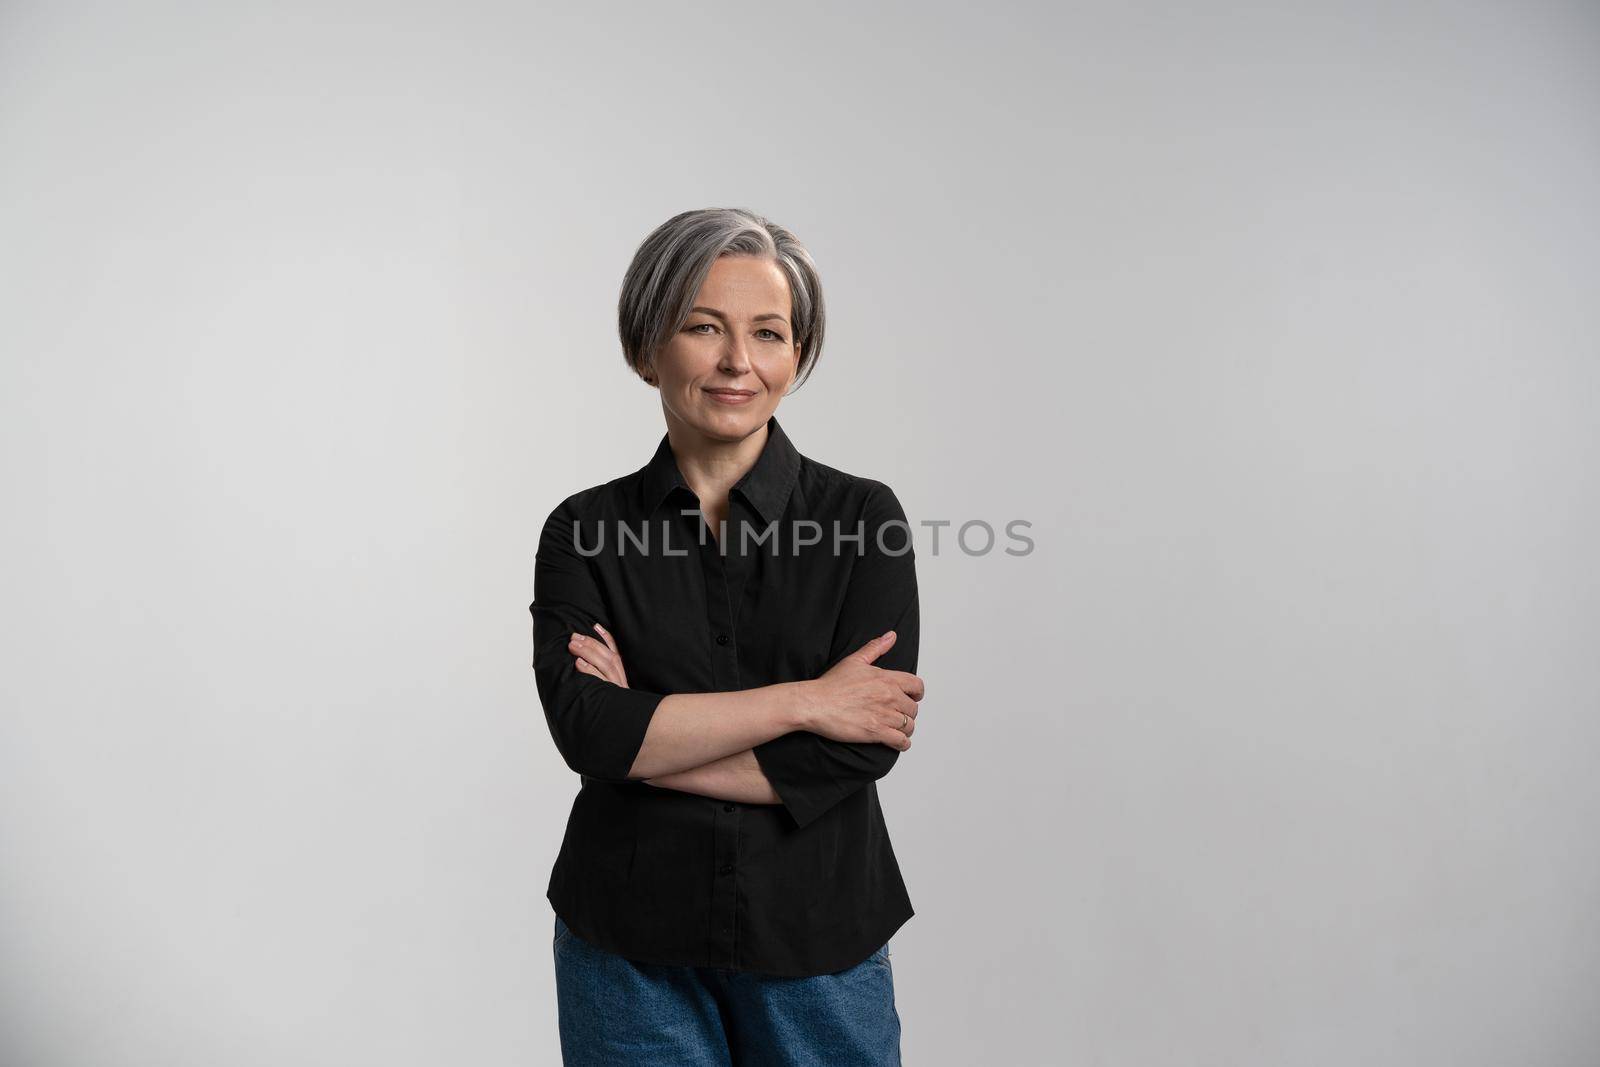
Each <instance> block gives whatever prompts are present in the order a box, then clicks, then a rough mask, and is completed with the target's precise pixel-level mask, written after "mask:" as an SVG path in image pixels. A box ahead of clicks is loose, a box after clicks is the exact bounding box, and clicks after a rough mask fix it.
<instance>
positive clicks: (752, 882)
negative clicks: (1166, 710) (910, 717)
mask: <svg viewBox="0 0 1600 1067" xmlns="http://www.w3.org/2000/svg"><path fill="white" fill-rule="evenodd" d="M699 503H700V502H699V500H698V498H697V497H696V496H695V494H694V491H693V490H692V489H690V488H689V485H688V483H687V482H686V481H685V480H684V477H683V474H682V472H681V471H680V470H679V469H678V463H677V460H676V458H675V457H674V455H673V452H672V448H671V445H670V444H669V441H668V438H667V436H666V435H665V434H663V435H662V438H661V443H660V446H659V447H658V448H657V449H656V452H655V455H654V456H653V457H652V458H651V460H650V462H649V463H647V464H646V465H645V466H644V467H642V468H640V469H639V470H637V471H635V472H633V473H632V474H628V475H625V476H623V477H620V478H617V479H614V480H612V481H609V482H606V483H605V484H603V485H597V486H594V487H592V488H590V489H585V490H583V491H582V492H579V493H575V494H573V495H572V496H570V497H568V498H567V499H566V500H563V501H562V502H561V504H560V505H559V506H557V507H556V509H555V510H554V511H553V512H552V513H551V514H550V517H549V519H548V520H547V521H546V522H545V525H544V529H543V532H542V533H541V535H540V539H539V549H538V555H537V560H536V563H535V568H534V600H533V603H532V604H530V605H529V611H530V612H531V613H532V615H533V668H534V675H535V680H536V683H537V687H538V691H539V699H540V701H541V703H542V704H543V706H544V712H545V719H546V721H547V723H548V724H549V727H550V732H551V735H552V737H553V738H554V739H555V744H556V748H557V749H558V750H559V751H560V753H561V755H562V758H563V759H564V760H565V761H566V763H567V765H568V766H569V767H571V768H572V769H573V770H574V771H577V772H578V773H579V774H580V775H581V779H582V785H581V788H580V789H579V792H578V795H577V798H576V799H575V800H574V802H573V805H572V812H571V814H570V816H569V817H568V820H567V829H566V837H565V839H564V840H563V841H562V843H561V851H560V854H559V855H558V856H557V858H556V862H555V867H554V869H553V871H552V872H551V875H550V884H549V889H548V891H547V896H548V897H549V899H550V902H551V904H552V905H553V906H554V908H555V911H556V914H558V915H559V916H560V917H561V918H562V920H563V921H564V922H565V923H566V924H567V925H568V926H569V927H571V929H572V930H573V932H575V933H576V934H577V935H578V936H579V937H581V938H583V939H584V940H586V941H589V942H591V943H592V944H595V945H598V946H599V947H601V948H603V949H607V950H609V951H612V952H615V953H618V954H620V955H623V956H626V957H628V958H630V959H634V960H638V961H640V962H645V963H665V964H676V965H688V966H703V967H722V968H729V969H732V970H738V971H756V972H761V973H765V974H774V975H787V976H808V975H816V974H826V973H830V972H833V971H838V970H842V969H844V968H846V967H851V966H854V965H855V964H857V963H860V962H861V961H862V960H864V959H866V958H867V957H868V956H869V955H871V954H872V952H873V951H875V950H876V949H877V948H879V947H880V946H881V945H883V944H884V942H886V941H888V940H889V938H890V935H891V934H893V933H894V931H895V930H897V929H899V927H900V926H901V925H902V924H903V923H904V922H905V921H906V920H907V919H909V918H910V917H911V916H912V914H913V911H912V908H911V901H910V898H909V897H908V896H907V893H906V887H905V883H904V882H903V881H902V879H901V876H900V867H899V864H898V863H897V862H896V860H895V855H894V849H893V848H892V847H891V846H890V843H889V831H888V828H887V827H886V826H885V825H884V820H883V811H882V809H881V808H880V807H879V804H878V790H877V786H876V784H875V783H876V782H877V780H878V779H879V778H882V777H883V776H884V775H885V774H888V773H889V770H890V768H892V767H893V766H894V764H895V761H896V759H897V758H898V757H899V755H900V753H899V750H898V749H895V748H891V747H889V746H888V745H884V744H879V743H877V742H866V743H856V742H843V741H836V740H833V739H831V738H827V737H823V736H822V735H820V734H817V733H813V732H811V731H808V730H796V731H793V732H791V733H788V734H784V735H783V736H781V737H777V738H774V739H772V740H770V741H767V742H764V743H762V744H760V745H757V746H755V749H754V751H755V756H756V760H757V762H758V763H759V764H760V766H761V770H762V772H763V773H764V774H765V775H766V778H767V780H768V781H769V782H770V783H771V785H772V787H773V790H774V792H776V793H777V795H778V797H779V798H780V799H781V801H782V803H781V804H746V803H734V802H729V801H724V800H718V799H715V798H712V797H707V796H702V795H699V794H693V793H688V792H684V791H681V790H675V789H671V788H665V787H659V786H654V785H651V784H649V783H647V782H644V781H640V780H635V779H629V778H628V777H627V774H628V771H629V770H630V769H631V768H632V766H633V761H634V758H635V757H636V756H637V755H638V753H639V750H640V748H641V747H642V746H643V744H644V736H645V730H646V729H647V727H648V726H649V724H650V718H651V716H652V715H653V714H654V713H655V709H656V706H657V705H658V704H660V702H661V701H662V700H663V699H664V698H665V697H666V696H667V695H668V694H671V693H702V692H727V691H733V690H741V689H753V688H757V687H760V686H765V685H772V684H776V683H779V682H794V681H801V680H805V679H811V678H817V677H819V676H821V675H822V674H823V673H825V672H826V671H827V670H828V668H829V667H831V666H833V665H834V664H835V663H837V662H838V661H839V660H840V659H842V658H843V657H844V656H846V655H848V654H850V653H851V652H854V651H856V650H857V649H859V648H860V647H861V646H862V645H864V644H866V643H867V642H868V641H869V640H871V639H872V638H874V637H877V636H879V635H881V634H883V633H884V632H885V631H887V630H894V631H896V640H895V643H894V645H893V646H892V647H891V648H890V649H889V650H888V651H887V652H885V653H883V654H882V655H880V656H879V657H878V658H877V659H876V660H875V661H874V665H875V666H879V667H885V668H889V669H892V670H902V671H910V672H915V671H916V668H917V640H918V627H917V623H918V620H917V581H916V570H915V563H914V557H915V553H914V550H913V543H912V540H913V539H912V536H911V530H910V526H909V525H908V524H907V523H906V518H905V512H904V511H903V509H902V508H901V506H900V502H899V500H898V499H896V497H895V495H894V492H893V491H892V490H891V489H890V488H889V487H888V486H887V485H885V484H884V483H882V482H879V481H874V480H873V479H870V478H862V477H857V476H855V475H851V474H846V473H845V472H843V471H840V470H836V469H835V468H833V467H829V466H826V465H824V464H822V463H818V462H816V461H815V460H812V459H808V458H807V457H805V456H802V455H801V454H800V453H799V452H798V451H796V449H795V447H794V445H793V444H792V443H791V442H790V440H789V438H788V436H787V435H786V434H785V433H784V431H783V430H782V429H781V428H780V427H779V425H778V420H777V419H776V418H775V417H774V418H770V419H768V421H767V440H766V443H765V445H764V447H763V449H762V452H761V455H760V457H759V458H758V459H757V461H756V463H755V466H754V467H752V468H751V469H750V470H749V471H748V472H747V473H746V474H745V475H744V477H742V478H741V479H740V480H739V481H738V482H737V483H736V484H735V485H734V486H733V488H732V489H731V491H730V493H729V504H728V509H729V510H728V519H727V523H726V532H725V533H723V534H721V535H720V536H717V537H713V536H711V531H710V529H709V528H708V527H707V525H706V522H705V520H704V518H702V516H701V514H700V512H699V511H698V508H699ZM807 520H809V522H808V521H807ZM773 524H776V525H775V527H774V526H773ZM742 534H743V536H742ZM808 542H809V543H808ZM596 621H598V622H599V623H600V624H601V625H602V626H604V627H605V628H606V629H607V630H609V631H610V632H611V633H612V634H614V635H615V636H616V638H617V642H618V646H619V648H620V649H621V653H622V661H623V666H624V667H625V668H626V670H627V673H628V688H623V687H621V686H618V685H615V684H613V683H612V682H610V681H607V680H605V679H603V678H598V677H595V676H594V675H590V674H585V673H583V672H580V671H578V670H577V669H576V667H575V666H574V664H575V662H576V660H575V659H574V657H573V655H572V653H571V652H569V651H568V648H567V641H568V638H569V637H570V635H571V634H572V633H574V632H577V633H582V634H585V635H587V636H590V637H598V635H597V634H596V633H595V631H594V630H593V629H592V628H591V626H592V624H593V623H594V622H596Z"/></svg>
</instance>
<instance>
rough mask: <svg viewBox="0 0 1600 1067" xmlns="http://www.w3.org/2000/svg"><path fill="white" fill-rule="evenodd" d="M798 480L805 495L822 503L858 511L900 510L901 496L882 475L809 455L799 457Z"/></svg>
mask: <svg viewBox="0 0 1600 1067" xmlns="http://www.w3.org/2000/svg"><path fill="white" fill-rule="evenodd" d="M799 481H800V484H801V486H802V487H803V488H804V490H805V496H806V499H807V500H809V501H812V502H813V503H815V504H818V505H821V506H825V507H832V508H834V509H843V510H848V511H852V512H855V513H857V514H860V513H861V512H877V511H883V510H889V511H898V510H900V501H899V498H898V497H896V496H895V492H894V490H893V489H892V488H890V486H889V483H888V482H886V481H884V480H883V479H881V478H874V477H870V476H868V475H865V474H856V473H854V472H851V471H846V470H842V469H840V468H838V467H834V466H830V465H829V464H826V463H823V462H821V461H819V460H814V459H811V458H809V457H806V456H801V457H800V474H799Z"/></svg>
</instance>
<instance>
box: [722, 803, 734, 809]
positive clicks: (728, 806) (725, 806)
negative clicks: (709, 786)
mask: <svg viewBox="0 0 1600 1067" xmlns="http://www.w3.org/2000/svg"><path fill="white" fill-rule="evenodd" d="M722 810H723V811H732V810H733V805H732V804H724V805H722Z"/></svg>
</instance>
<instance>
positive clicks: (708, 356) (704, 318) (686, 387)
mask: <svg viewBox="0 0 1600 1067" xmlns="http://www.w3.org/2000/svg"><path fill="white" fill-rule="evenodd" d="M789 315H790V307H789V281H788V279H787V278H785V277H784V275H783V271H781V270H780V269H778V265H777V264H776V263H773V262H772V261H771V260H767V259H759V258H757V257H754V256H722V257H720V258H719V259H717V260H716V262H714V263H712V264H711V271H710V273H708V274H707V275H706V280H705V281H704V282H703V283H702V284H701V286H700V291H699V292H698V293H696V294H695V300H694V310H693V311H691V312H690V313H689V317H688V319H687V320H685V322H684V324H683V327H682V328H681V329H680V330H679V331H678V333H677V335H676V336H674V337H672V338H671V339H670V340H669V341H668V342H667V343H666V344H665V345H663V346H662V347H661V349H660V351H658V352H657V353H656V359H655V368H654V384H655V386H656V388H658V389H660V390H661V403H662V406H663V407H665V408H666V410H667V418H668V420H669V421H670V420H672V419H674V418H676V419H677V420H678V421H679V422H681V423H684V424H686V425H688V426H689V427H691V428H693V429H695V430H697V431H699V432H700V433H702V434H705V435H706V436H707V437H711V438H714V439H716V440H720V441H740V440H743V439H744V438H746V437H748V436H750V435H751V434H752V433H755V432H756V431H757V430H759V429H761V427H762V426H764V425H766V422H767V419H768V418H769V417H770V416H771V415H772V413H773V412H774V411H776V410H777V409H778V401H780V400H782V399H783V394H784V390H786V389H788V388H789V385H790V383H791V382H793V381H794V376H795V370H796V368H797V366H798V364H799V359H800V346H799V344H798V343H797V342H796V341H795V339H794V330H793V329H792V328H791V325H790V321H789Z"/></svg>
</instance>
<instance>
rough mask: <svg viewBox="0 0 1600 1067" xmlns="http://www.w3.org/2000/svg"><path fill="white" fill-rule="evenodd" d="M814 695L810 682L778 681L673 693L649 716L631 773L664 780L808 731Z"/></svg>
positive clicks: (636, 775)
mask: <svg viewBox="0 0 1600 1067" xmlns="http://www.w3.org/2000/svg"><path fill="white" fill-rule="evenodd" d="M811 699H812V698H811V683H810V682H779V683H778V684H776V685H764V686H760V687H758V688H755V689H741V690H737V691H734V692H727V693H671V694H668V695H667V696H666V697H664V698H663V699H662V701H661V703H660V704H658V705H656V709H655V713H654V714H653V715H651V717H650V725H649V728H648V729H646V731H645V735H644V743H643V744H642V745H641V746H640V748H639V754H638V755H637V756H636V757H635V758H634V761H633V767H632V768H631V769H630V770H629V771H628V777H629V778H659V777H662V776H663V775H668V774H674V773H676V772H679V771H688V770H693V769H695V768H698V767H700V766H701V765H702V764H706V763H711V762H712V761H714V760H720V759H722V758H723V757H725V756H732V755H736V754H737V753H740V752H743V751H744V750H745V749H748V748H754V747H755V746H756V745H759V744H761V743H763V742H765V741H771V740H772V739H773V738H774V737H782V736H783V735H784V734H786V733H789V732H790V731H791V730H802V729H805V727H806V724H807V723H808V722H809V721H810V714H811ZM753 758H754V757H752V759H753Z"/></svg>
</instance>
